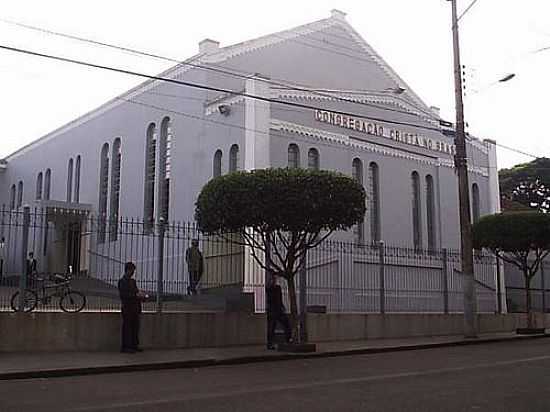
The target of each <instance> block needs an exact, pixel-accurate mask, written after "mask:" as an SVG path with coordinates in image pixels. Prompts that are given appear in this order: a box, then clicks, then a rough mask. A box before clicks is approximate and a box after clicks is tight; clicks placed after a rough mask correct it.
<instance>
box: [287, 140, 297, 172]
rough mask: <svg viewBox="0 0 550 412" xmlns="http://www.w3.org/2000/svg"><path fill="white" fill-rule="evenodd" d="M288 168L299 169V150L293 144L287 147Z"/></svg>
mask: <svg viewBox="0 0 550 412" xmlns="http://www.w3.org/2000/svg"><path fill="white" fill-rule="evenodd" d="M288 167H289V168H290V169H297V168H299V167H300V149H299V148H298V145H296V144H294V143H291V144H289V145H288Z"/></svg>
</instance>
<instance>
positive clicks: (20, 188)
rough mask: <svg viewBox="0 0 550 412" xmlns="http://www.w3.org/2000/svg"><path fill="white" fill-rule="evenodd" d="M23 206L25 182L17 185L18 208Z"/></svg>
mask: <svg viewBox="0 0 550 412" xmlns="http://www.w3.org/2000/svg"><path fill="white" fill-rule="evenodd" d="M21 206H23V181H22V180H20V181H19V183H18V184H17V207H21Z"/></svg>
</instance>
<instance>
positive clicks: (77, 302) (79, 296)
mask: <svg viewBox="0 0 550 412" xmlns="http://www.w3.org/2000/svg"><path fill="white" fill-rule="evenodd" d="M84 306H86V296H84V294H83V293H80V292H77V291H76V290H71V291H69V292H67V293H65V294H64V295H63V296H61V299H59V307H60V308H61V310H62V311H63V312H69V313H75V312H80V311H81V310H82V309H84Z"/></svg>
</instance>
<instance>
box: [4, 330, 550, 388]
mask: <svg viewBox="0 0 550 412" xmlns="http://www.w3.org/2000/svg"><path fill="white" fill-rule="evenodd" d="M546 337H550V334H546V335H531V336H525V335H523V336H520V335H516V334H490V335H489V334H487V335H480V337H479V338H477V339H464V338H463V337H462V336H445V337H434V338H407V339H376V340H369V341H344V342H330V343H319V344H317V352H316V353H309V354H294V353H283V352H276V351H269V350H267V349H266V348H265V347H264V346H240V347H229V348H200V349H179V350H149V351H144V352H142V353H136V354H122V353H118V352H61V353H45V352H41V353H5V352H4V353H0V380H8V379H30V378H48V377H58V376H73V375H89V374H102V373H117V372H131V371H144V370H160V369H178V368H198V367H207V366H221V365H235V364H244V363H254V362H270V361H282V360H291V359H305V358H320V357H333V356H351V355H359V354H369V353H381V352H393V351H403V350H421V349H430V348H437V347H444V346H459V345H475V344H483V343H492V342H504V341H506V342H509V341H521V340H525V339H538V338H546Z"/></svg>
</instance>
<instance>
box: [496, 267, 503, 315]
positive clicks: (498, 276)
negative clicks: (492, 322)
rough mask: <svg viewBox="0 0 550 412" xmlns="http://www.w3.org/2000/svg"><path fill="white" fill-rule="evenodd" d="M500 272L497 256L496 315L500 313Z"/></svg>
mask: <svg viewBox="0 0 550 412" xmlns="http://www.w3.org/2000/svg"><path fill="white" fill-rule="evenodd" d="M501 277H502V272H501V268H500V259H499V257H498V256H497V308H498V313H502V287H501V285H500V282H501Z"/></svg>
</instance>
